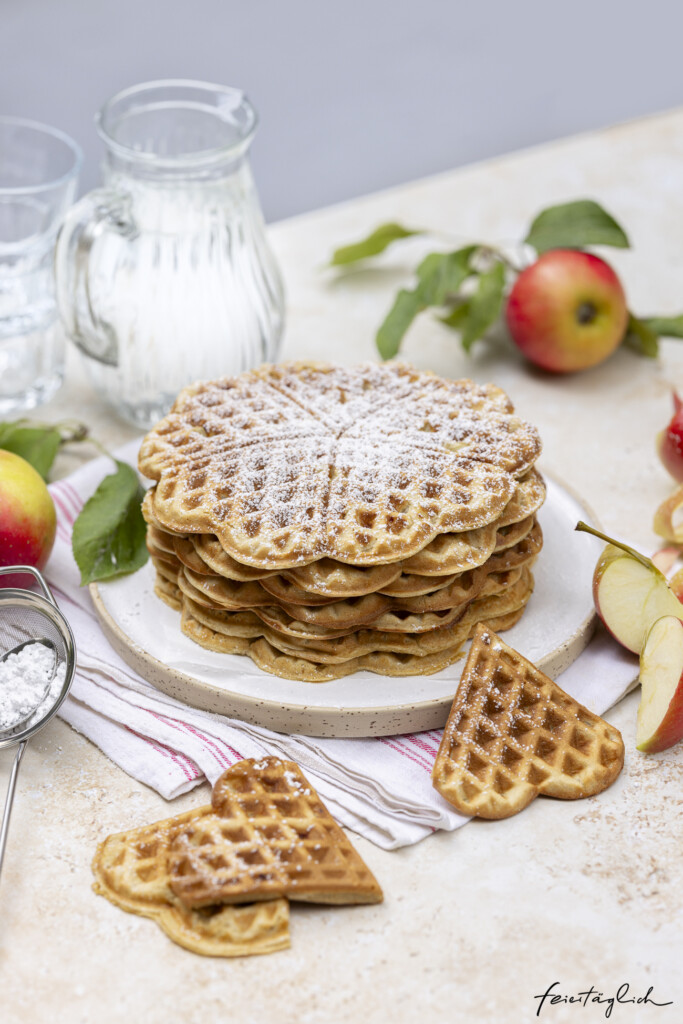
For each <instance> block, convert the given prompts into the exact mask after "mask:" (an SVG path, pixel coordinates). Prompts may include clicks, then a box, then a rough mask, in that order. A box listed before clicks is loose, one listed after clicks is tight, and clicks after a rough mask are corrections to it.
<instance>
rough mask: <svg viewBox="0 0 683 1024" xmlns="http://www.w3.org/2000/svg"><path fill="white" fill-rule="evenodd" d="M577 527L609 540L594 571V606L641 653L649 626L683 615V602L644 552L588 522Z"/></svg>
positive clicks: (614, 633)
mask: <svg viewBox="0 0 683 1024" xmlns="http://www.w3.org/2000/svg"><path fill="white" fill-rule="evenodd" d="M576 529H577V530H580V531H583V532H585V533H591V534H593V535H594V536H596V537H600V538H601V540H606V541H607V542H608V543H607V547H606V548H605V550H604V551H603V552H602V554H601V555H600V558H599V559H598V563H597V565H596V566H595V572H594V573H593V601H594V603H595V609H596V611H597V613H598V615H599V616H600V618H601V619H602V621H603V622H604V624H605V626H606V627H607V629H608V630H609V632H610V633H611V634H612V636H613V637H614V639H615V640H617V641H618V642H619V643H620V644H622V646H623V647H626V649H627V650H629V651H633V653H634V654H640V652H641V650H642V649H643V645H644V643H645V638H646V636H647V634H648V632H649V630H650V627H651V626H652V625H653V624H654V623H655V622H656V621H657V619H661V618H662V617H663V616H665V615H669V616H674V617H675V618H677V619H683V604H682V603H681V602H680V601H679V600H678V598H677V597H676V595H675V594H674V592H673V591H672V590H671V588H670V586H669V584H668V583H667V581H666V577H665V576H664V575H663V573H661V572H660V571H659V569H658V568H657V567H656V565H654V564H653V563H652V561H651V560H650V559H649V558H646V557H645V555H641V554H640V552H638V551H636V550H635V549H634V548H630V547H628V545H626V544H621V543H620V542H619V541H613V540H612V539H611V538H610V537H607V536H606V535H605V534H604V533H600V532H599V530H594V529H593V527H591V526H587V525H586V524H585V523H579V524H578V525H577V527H576Z"/></svg>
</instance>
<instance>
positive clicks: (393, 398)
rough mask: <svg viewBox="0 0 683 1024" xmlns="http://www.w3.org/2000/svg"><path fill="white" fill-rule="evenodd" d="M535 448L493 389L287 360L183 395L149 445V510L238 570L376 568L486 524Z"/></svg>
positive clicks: (404, 372) (395, 370) (399, 371)
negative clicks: (200, 539)
mask: <svg viewBox="0 0 683 1024" xmlns="http://www.w3.org/2000/svg"><path fill="white" fill-rule="evenodd" d="M539 452H540V441H539V438H538V434H537V432H536V430H535V428H534V427H532V426H531V425H530V424H528V423H525V422H524V421H523V420H521V419H520V418H519V417H517V416H515V415H514V413H513V409H512V405H511V403H510V402H509V399H508V398H507V396H506V395H505V394H504V392H502V391H501V390H500V389H499V388H496V387H494V386H493V385H486V386H478V385H475V384H474V383H472V382H471V381H446V380H442V379H440V378H438V377H436V376H434V375H432V374H427V373H418V372H417V371H415V370H413V369H412V368H410V367H407V366H403V365H400V364H388V365H384V366H376V365H374V364H369V365H365V366H360V367H355V368H343V367H333V366H322V365H321V366H314V365H307V364H285V365H284V366H280V367H262V368H261V370H259V371H252V372H250V373H246V374H242V375H241V376H240V377H236V378H225V379H223V380H221V381H217V382H212V383H202V384H197V385H194V386H192V387H190V388H186V389H185V390H184V391H183V392H181V394H180V395H179V396H178V399H177V400H176V402H175V404H174V406H173V409H172V410H171V413H170V414H169V415H168V416H167V417H166V418H165V419H163V420H162V421H161V422H160V423H159V424H158V425H157V427H155V428H154V429H153V430H152V431H151V432H150V433H149V434H148V435H147V437H146V438H145V440H144V442H143V444H142V448H141V451H140V462H139V465H140V470H141V472H142V473H144V475H145V476H148V477H149V478H151V479H153V480H156V481H158V482H157V486H156V488H155V490H154V496H153V516H154V518H155V520H157V521H158V522H160V523H161V524H162V525H163V526H164V527H165V528H166V529H168V530H170V531H172V532H175V533H179V534H184V533H200V534H213V535H215V536H217V537H218V539H219V541H220V543H221V545H222V547H223V549H224V550H225V551H226V552H227V553H228V554H229V555H230V556H231V557H232V558H233V559H235V560H236V561H237V562H239V563H241V564H242V565H247V566H252V567H255V568H259V569H266V570H270V569H285V568H292V567H296V566H300V565H304V564H307V563H309V562H312V561H315V560H318V559H321V558H324V557H331V558H335V559H337V560H339V561H341V562H347V563H351V564H353V565H376V564H378V563H385V562H392V561H396V560H398V559H401V558H405V557H409V556H410V555H412V554H414V553H416V552H417V551H419V550H421V549H422V548H424V546H425V545H426V544H427V543H429V542H430V541H431V540H433V539H434V538H435V537H436V536H437V535H439V534H442V533H453V532H456V531H457V532H462V531H465V530H473V529H479V528H480V527H483V526H486V525H487V524H489V523H492V522H494V521H495V520H496V519H497V518H498V517H499V516H500V515H501V514H502V512H503V510H504V508H505V507H506V506H507V505H508V503H509V501H510V499H511V498H512V497H513V494H514V493H515V489H516V482H517V480H518V479H519V478H521V477H523V476H524V475H525V474H526V473H527V472H528V471H529V470H530V469H531V467H532V465H533V463H534V461H535V460H536V458H537V457H538V455H539Z"/></svg>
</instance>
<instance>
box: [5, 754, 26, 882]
mask: <svg viewBox="0 0 683 1024" xmlns="http://www.w3.org/2000/svg"><path fill="white" fill-rule="evenodd" d="M27 743H28V740H24V741H23V743H20V744H19V746H18V748H17V752H16V755H15V757H14V764H13V765H12V774H11V775H10V777H9V785H8V787H7V796H6V797H5V810H4V812H3V815H2V825H0V873H2V862H3V860H4V857H5V846H6V845H7V833H8V832H9V816H10V814H11V813H12V804H13V803H14V791H15V789H16V788H17V776H18V775H19V765H20V764H21V759H22V757H23V756H24V751H25V750H26V744H27Z"/></svg>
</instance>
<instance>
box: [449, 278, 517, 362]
mask: <svg viewBox="0 0 683 1024" xmlns="http://www.w3.org/2000/svg"><path fill="white" fill-rule="evenodd" d="M504 289H505V267H504V266H503V264H502V263H494V265H493V266H492V267H491V269H490V270H487V271H486V272H485V273H483V274H480V275H479V282H478V284H477V290H476V291H475V293H474V295H472V296H470V297H469V298H468V299H467V302H466V303H464V311H463V313H462V314H460V318H461V320H460V323H459V325H458V326H459V328H460V330H461V331H462V339H461V340H462V347H463V348H464V349H465V352H469V351H470V349H471V348H472V345H473V344H474V342H475V341H478V339H479V338H481V337H482V336H483V335H484V334H486V332H487V331H488V329H489V327H492V326H493V324H494V323H495V322H496V320H497V319H498V317H499V316H500V312H501V309H502V307H503V293H504Z"/></svg>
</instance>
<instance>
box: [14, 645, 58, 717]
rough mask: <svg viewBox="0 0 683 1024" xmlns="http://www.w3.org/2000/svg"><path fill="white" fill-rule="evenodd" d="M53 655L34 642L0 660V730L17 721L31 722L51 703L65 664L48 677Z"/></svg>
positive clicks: (52, 663)
mask: <svg viewBox="0 0 683 1024" xmlns="http://www.w3.org/2000/svg"><path fill="white" fill-rule="evenodd" d="M54 658H55V655H54V651H52V650H51V649H50V648H49V647H46V646H45V644H42V643H40V642H39V641H36V642H35V643H32V644H28V645H27V646H26V647H23V648H22V649H21V650H20V651H18V652H17V653H16V654H10V655H9V656H8V657H7V658H5V659H4V660H3V661H0V731H5V730H8V729H12V728H14V727H15V726H16V725H17V724H18V723H22V724H23V725H24V726H28V725H32V724H33V723H34V722H36V721H37V720H38V719H39V718H42V716H43V715H44V714H45V713H46V712H47V711H48V710H49V709H50V708H51V707H52V705H53V704H54V703H55V701H56V700H57V698H58V697H59V694H60V691H61V689H62V686H63V685H64V677H65V674H66V665H65V664H64V663H62V664H61V665H59V666H58V667H57V670H56V672H55V673H54V677H52V671H53V666H54ZM51 678H52V681H51V683H50V687H49V689H48V691H47V693H45V687H46V685H47V684H48V681H49V680H50V679H51ZM31 712H33V714H31ZM29 714H31V717H30V719H29V720H28V721H26V722H24V719H25V718H26V716H27V715H29Z"/></svg>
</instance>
